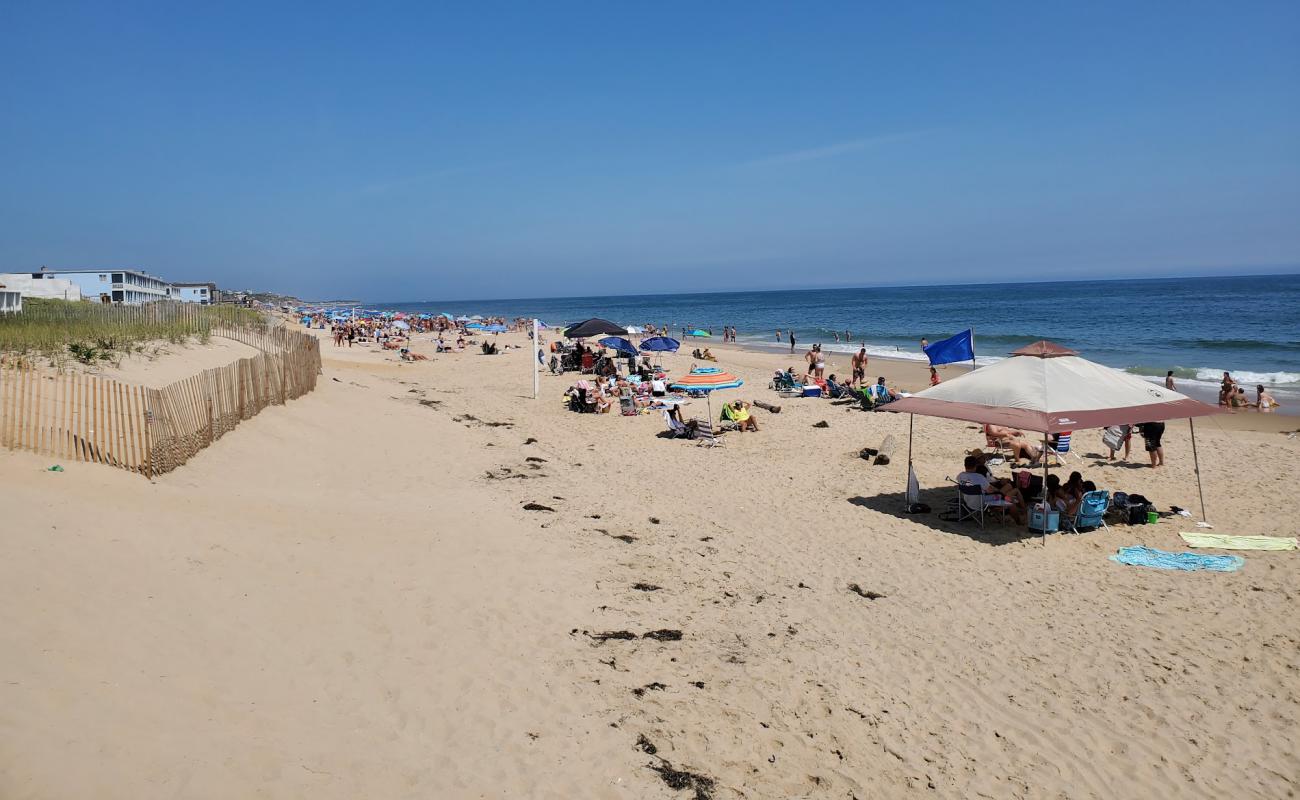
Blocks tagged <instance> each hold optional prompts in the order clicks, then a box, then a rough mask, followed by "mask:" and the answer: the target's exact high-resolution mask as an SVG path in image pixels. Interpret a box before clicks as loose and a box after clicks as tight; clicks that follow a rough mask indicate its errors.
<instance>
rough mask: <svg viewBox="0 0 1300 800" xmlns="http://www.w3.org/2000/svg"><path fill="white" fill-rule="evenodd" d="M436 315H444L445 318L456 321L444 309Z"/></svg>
mask: <svg viewBox="0 0 1300 800" xmlns="http://www.w3.org/2000/svg"><path fill="white" fill-rule="evenodd" d="M438 316H440V317H444V318H446V319H449V320H451V321H452V322H455V321H456V318H455V317H453V316H452V315H451V314H448V313H447V312H446V311H444V312H442V313H441V314H439V315H438Z"/></svg>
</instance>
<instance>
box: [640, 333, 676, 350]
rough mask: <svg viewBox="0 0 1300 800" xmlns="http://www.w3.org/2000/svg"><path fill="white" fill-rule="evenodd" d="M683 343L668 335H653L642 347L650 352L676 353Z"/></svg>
mask: <svg viewBox="0 0 1300 800" xmlns="http://www.w3.org/2000/svg"><path fill="white" fill-rule="evenodd" d="M681 346H682V343H681V342H679V341H677V340H676V339H670V338H668V337H667V336H651V337H650V338H649V339H646V340H645V341H644V342H642V343H641V349H642V350H645V351H646V352H649V353H676V352H677V348H679V347H681Z"/></svg>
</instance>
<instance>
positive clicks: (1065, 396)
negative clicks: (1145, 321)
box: [882, 341, 1223, 527]
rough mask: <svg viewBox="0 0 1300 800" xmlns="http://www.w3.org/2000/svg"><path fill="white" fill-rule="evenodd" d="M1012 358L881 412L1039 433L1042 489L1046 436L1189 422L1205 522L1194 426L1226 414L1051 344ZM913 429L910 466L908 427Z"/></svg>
mask: <svg viewBox="0 0 1300 800" xmlns="http://www.w3.org/2000/svg"><path fill="white" fill-rule="evenodd" d="M1010 355H1011V358H1008V359H1004V360H1002V361H999V362H997V363H996V364H993V365H991V366H988V367H983V368H981V369H976V370H971V371H970V372H967V373H966V374H964V375H959V376H958V377H956V378H952V379H951V380H946V381H944V382H943V383H941V384H939V385H938V386H932V387H930V388H929V389H926V390H925V391H923V392H918V393H916V394H914V395H912V396H910V397H905V398H902V399H901V400H896V401H894V402H892V403H888V404H886V405H884V406H883V407H882V408H883V409H884V410H885V411H893V412H895V413H901V414H912V415H916V414H920V415H922V416H929V417H945V418H947V419H959V420H965V421H968V422H980V423H987V424H993V425H1006V426H1009V427H1013V428H1018V429H1020V430H1025V431H1035V432H1038V433H1042V434H1043V451H1044V452H1043V472H1044V482H1046V472H1047V435H1048V434H1051V433H1062V432H1066V431H1071V432H1072V431H1076V430H1081V429H1086V428H1105V427H1109V426H1111V425H1127V424H1131V423H1133V422H1163V421H1165V420H1171V419H1184V418H1186V419H1187V420H1188V424H1189V425H1191V430H1192V459H1193V462H1194V464H1195V469H1196V488H1197V491H1198V492H1200V493H1201V516H1202V518H1204V516H1205V495H1204V492H1201V468H1200V460H1199V458H1198V456H1197V453H1196V426H1195V424H1194V423H1192V422H1191V420H1192V418H1193V417H1202V416H1208V415H1210V414H1220V413H1223V412H1222V410H1221V409H1219V408H1216V407H1215V406H1211V405H1206V404H1205V403H1202V402H1200V401H1199V400H1193V399H1192V398H1190V397H1187V396H1186V395H1182V394H1179V393H1178V392H1175V391H1173V390H1171V389H1165V388H1164V387H1162V386H1157V385H1155V384H1153V383H1151V382H1149V381H1146V380H1143V379H1142V378H1139V377H1137V376H1136V375H1130V374H1128V373H1127V372H1121V371H1119V370H1117V369H1112V368H1110V367H1106V366H1102V365H1101V364H1097V363H1095V362H1092V361H1089V360H1087V359H1086V358H1080V357H1079V354H1078V353H1077V352H1076V351H1074V350H1070V349H1068V348H1065V347H1062V346H1060V345H1058V344H1054V343H1052V342H1048V341H1040V342H1035V343H1034V344H1031V345H1027V346H1025V347H1022V348H1020V349H1019V350H1015V351H1013V352H1012V353H1011V354H1010ZM908 429H909V433H908V443H907V450H908V455H907V461H908V464H909V466H910V465H911V463H912V437H911V433H910V430H911V425H910V423H909V426H908ZM1044 527H1046V526H1044Z"/></svg>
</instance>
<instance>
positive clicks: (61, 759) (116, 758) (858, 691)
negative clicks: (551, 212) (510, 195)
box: [0, 332, 1300, 800]
mask: <svg viewBox="0 0 1300 800" xmlns="http://www.w3.org/2000/svg"><path fill="white" fill-rule="evenodd" d="M318 333H319V332H318ZM428 338H429V337H428V336H427V335H424V336H421V337H419V339H418V340H417V342H416V343H415V344H414V345H413V349H414V350H415V351H416V352H419V353H423V354H426V355H428V356H429V359H430V360H428V361H419V362H414V363H404V362H401V361H399V360H398V359H397V358H396V356H395V354H393V353H391V352H382V351H378V350H377V349H374V348H372V347H371V346H358V347H354V348H350V349H349V348H343V349H338V348H335V347H333V345H332V343H331V342H330V341H328V340H326V341H324V342H322V349H323V356H324V359H325V365H324V373H323V375H322V377H321V381H320V384H319V387H318V388H317V389H316V391H314V392H312V393H311V394H309V395H307V396H305V397H303V398H301V399H299V400H296V401H292V402H290V403H289V404H288V405H287V406H283V407H279V406H277V407H272V408H269V409H267V410H266V411H264V412H263V413H261V414H259V415H258V416H256V417H254V418H253V419H251V420H248V421H246V422H244V423H243V424H241V425H240V426H239V427H238V428H236V429H235V430H233V431H232V432H230V433H229V434H227V435H226V436H225V437H223V438H222V439H221V440H220V441H219V442H217V443H216V444H214V445H213V446H212V447H210V448H208V449H206V450H204V451H202V452H201V453H199V455H198V456H197V457H195V458H194V459H193V460H192V461H190V462H189V463H188V464H186V465H185V466H183V467H181V468H179V469H177V470H176V471H174V472H172V473H170V474H167V475H164V476H161V477H159V478H157V479H156V480H154V481H152V482H151V481H148V480H145V479H143V478H141V477H139V476H136V475H131V474H128V473H125V472H121V471H118V470H113V469H109V468H105V467H98V466H94V465H87V464H76V465H64V466H65V467H66V468H67V469H66V471H65V472H62V473H52V472H48V471H46V467H48V466H49V465H50V464H49V460H48V459H46V458H41V457H36V456H33V455H31V454H28V453H19V452H10V451H7V450H0V502H2V503H3V505H4V508H5V511H4V514H3V524H0V535H2V536H3V544H4V546H5V551H6V554H7V557H6V558H5V559H4V561H3V563H2V565H0V593H2V594H0V600H2V601H3V602H2V603H0V606H2V608H3V610H2V611H0V652H3V653H4V655H3V657H0V676H2V678H3V683H2V686H3V695H0V701H2V705H0V707H2V708H3V711H0V796H3V797H6V798H81V797H97V798H141V797H184V798H230V797H263V798H297V797H308V796H310V797H314V798H358V797H373V798H405V797H410V798H416V797H437V798H516V797H538V798H689V797H696V798H718V799H719V800H721V799H723V798H786V797H808V798H858V799H859V800H866V799H867V798H872V797H905V796H913V795H924V796H936V797H952V798H966V797H989V798H1003V797H1017V798H1110V797H1179V798H1184V797H1185V798H1219V797H1238V798H1246V797H1249V798H1281V797H1289V796H1293V795H1294V794H1295V792H1296V791H1297V788H1300V777H1297V776H1300V673H1298V672H1297V663H1300V661H1298V659H1297V656H1300V636H1298V635H1297V626H1296V623H1295V621H1294V617H1295V607H1296V600H1297V590H1296V586H1297V584H1298V581H1300V561H1297V558H1298V556H1297V553H1295V552H1249V553H1244V554H1243V555H1245V557H1246V565H1245V566H1244V567H1243V568H1242V569H1241V570H1240V571H1238V572H1235V573H1225V574H1219V573H1207V572H1197V573H1175V572H1162V571H1157V570H1149V569H1143V568H1137V567H1129V566H1122V565H1119V564H1116V563H1113V562H1111V561H1109V560H1108V558H1107V557H1108V556H1109V555H1110V554H1112V553H1114V552H1115V550H1116V549H1118V548H1119V547H1122V546H1126V545H1134V544H1144V545H1149V546H1152V547H1158V548H1161V549H1165V550H1174V551H1182V550H1184V549H1186V548H1185V546H1184V545H1183V544H1182V542H1181V540H1180V539H1179V537H1178V532H1179V530H1190V529H1191V527H1190V526H1191V521H1190V520H1179V519H1178V518H1173V519H1162V520H1161V521H1160V522H1159V523H1158V524H1155V525H1147V526H1140V527H1128V526H1122V527H1121V526H1114V527H1112V528H1111V529H1110V530H1101V531H1096V532H1091V533H1083V534H1078V535H1069V534H1055V535H1051V536H1049V537H1047V538H1046V539H1045V540H1044V539H1043V538H1041V537H1027V536H1026V535H1025V534H1024V532H1023V530H1021V529H1016V528H1015V527H1014V526H1011V525H991V526H990V528H989V531H988V533H987V534H984V535H979V534H978V531H977V529H976V528H975V527H974V526H973V525H971V524H969V523H965V524H957V523H953V522H945V521H941V520H940V519H939V518H938V514H937V513H935V514H925V515H916V516H909V515H906V514H904V513H903V500H902V493H903V489H904V479H905V474H906V443H907V439H906V436H907V427H908V419H907V417H905V416H900V415H894V414H886V413H865V412H861V411H858V410H856V409H853V408H846V407H844V406H840V405H835V404H833V403H831V402H829V401H826V400H818V399H781V398H778V397H777V395H776V394H775V393H774V392H772V391H771V390H769V389H768V388H767V382H768V376H770V374H771V372H772V371H773V370H774V369H776V368H779V367H784V366H788V365H790V364H792V363H793V364H795V365H796V366H798V365H800V364H801V363H802V362H801V360H800V359H801V356H800V355H798V354H796V356H794V357H793V360H792V357H790V356H784V355H778V354H769V353H761V352H751V351H744V350H741V349H739V348H727V347H720V346H717V345H711V346H712V349H713V351H714V352H715V353H716V354H717V355H718V356H719V359H720V362H719V363H720V365H721V366H723V367H725V368H727V369H728V370H730V371H732V372H734V373H735V374H737V375H738V376H740V377H742V378H743V379H744V380H745V382H746V383H745V386H744V387H743V388H741V389H738V390H735V391H731V392H725V393H721V394H719V398H724V397H725V398H726V399H731V398H733V397H741V398H744V399H746V400H754V399H759V400H763V401H766V402H774V403H778V404H780V405H781V407H782V410H781V412H780V413H779V414H771V413H768V412H766V411H761V410H760V411H757V412H756V414H757V417H758V421H759V424H760V425H761V428H762V429H761V430H760V431H759V432H758V433H745V434H738V433H729V434H726V436H725V437H724V438H725V444H724V446H722V447H719V448H712V449H709V448H702V447H697V446H695V445H694V444H692V443H690V442H686V441H681V440H670V439H665V438H661V437H660V436H659V435H658V434H659V433H660V432H661V431H663V429H664V422H663V420H662V418H661V416H660V415H658V414H648V415H642V416H638V417H634V418H625V417H620V416H618V415H617V414H610V415H585V414H584V415H580V414H574V413H571V412H569V411H568V410H567V409H566V408H565V406H564V403H563V402H562V393H563V391H564V390H565V389H566V388H567V387H568V386H569V385H570V384H571V383H572V382H573V380H575V379H576V376H574V375H569V376H552V375H543V376H542V378H541V396H540V397H539V398H538V399H536V400H534V399H532V378H531V376H530V374H529V364H530V362H531V358H532V353H531V351H530V350H528V349H527V339H526V337H524V336H523V335H522V334H505V335H502V336H501V337H499V341H501V342H503V343H512V344H517V345H521V346H522V349H510V350H507V351H506V352H505V353H504V354H502V355H497V356H483V355H481V354H480V353H479V352H478V350H477V349H470V350H467V351H466V352H463V353H453V354H435V353H434V352H433V346H432V344H431V343H430V342H429V341H428ZM226 346H227V345H214V347H226ZM690 346H691V345H687V347H688V349H689V347H690ZM191 350H192V351H195V353H193V354H191V355H186V353H189V352H190V351H191ZM198 351H202V352H203V353H204V354H203V355H199V354H198ZM191 357H192V358H193V359H194V361H193V363H194V364H195V365H199V364H200V361H202V364H201V365H199V366H197V368H198V369H201V368H203V367H206V366H212V365H213V364H211V363H208V361H212V360H214V359H215V360H216V361H218V362H219V361H220V360H221V359H223V358H230V359H234V358H238V357H239V354H238V353H236V352H228V353H219V352H216V351H215V350H211V349H205V348H204V347H203V346H195V347H194V348H189V349H187V350H186V351H184V352H183V353H180V354H173V355H172V356H169V357H167V358H164V359H160V360H159V361H158V362H157V364H153V365H151V364H150V363H131V364H127V365H124V366H123V367H122V374H124V375H127V376H128V379H129V380H132V381H137V382H142V383H143V382H147V381H151V380H157V381H159V382H165V381H167V380H171V379H173V378H172V377H171V375H172V374H173V373H172V371H173V370H175V369H176V364H177V359H182V358H191ZM205 359H206V360H205ZM837 360H842V361H843V363H842V364H841V363H836V361H837ZM831 362H832V363H831V364H830V365H829V366H828V371H829V372H840V373H847V372H848V363H847V362H848V359H847V356H845V357H844V358H843V359H838V358H832V359H831ZM663 363H664V364H666V365H667V366H669V367H670V368H671V369H672V370H673V372H674V374H678V373H681V372H684V371H685V370H686V368H687V367H688V366H689V365H690V364H691V359H690V357H689V356H688V355H686V354H685V353H682V354H677V355H669V356H667V357H666V358H665V359H664V361H663ZM151 369H152V370H153V372H155V373H158V374H157V375H154V376H153V377H150V373H151ZM960 370H961V368H958V367H951V368H947V369H945V370H944V371H943V372H942V373H941V374H943V376H944V377H945V378H949V377H952V376H955V375H957V374H959V372H960ZM164 371H166V375H163V374H162V373H163V372H164ZM869 375H871V376H874V375H885V376H887V377H888V378H889V379H890V380H891V382H893V383H894V384H896V385H897V386H899V388H902V389H920V388H921V387H922V386H923V385H924V381H925V378H924V375H923V369H922V368H921V367H920V366H918V365H913V364H906V363H902V362H885V361H873V362H872V365H871V367H869ZM705 408H706V405H705V403H704V402H703V401H702V400H696V401H692V403H691V404H690V405H689V406H687V412H688V416H689V415H690V414H692V413H693V414H698V415H700V416H703V415H704V413H705ZM716 411H717V407H716V403H715V408H714V412H715V414H716ZM823 421H824V422H826V423H827V426H826V427H814V424H815V423H819V422H823ZM1298 426H1300V423H1298V422H1297V421H1296V419H1295V418H1294V417H1282V416H1278V415H1262V414H1254V413H1252V414H1233V415H1221V416H1218V417H1213V418H1209V419H1206V420H1204V421H1198V423H1197V438H1198V443H1199V446H1200V448H1201V449H1200V452H1201V465H1202V477H1203V480H1204V485H1205V500H1206V504H1207V507H1208V516H1209V519H1210V520H1211V521H1212V522H1213V523H1214V524H1215V529H1216V531H1217V532H1220V533H1236V534H1259V535H1286V536H1294V535H1296V520H1297V519H1300V507H1298V506H1300V499H1297V498H1298V496H1297V494H1296V493H1295V491H1294V485H1293V484H1294V476H1295V475H1296V474H1300V439H1292V438H1288V437H1287V436H1286V435H1285V434H1284V433H1283V432H1284V431H1294V430H1295V429H1296V428H1297V427H1298ZM889 435H892V436H893V437H895V440H896V443H897V447H898V449H897V450H896V451H895V457H894V459H893V462H892V463H891V464H890V465H888V466H872V465H870V464H869V463H868V462H867V461H865V460H863V459H861V458H859V456H858V451H859V450H860V449H861V448H863V447H876V446H878V445H879V444H880V442H881V441H882V440H883V439H884V438H885V437H886V436H889ZM1099 440H1100V436H1099V433H1098V432H1097V431H1081V432H1078V433H1077V435H1076V439H1075V450H1076V451H1077V452H1078V453H1079V455H1080V456H1081V457H1082V458H1081V461H1080V462H1072V466H1071V467H1069V468H1071V469H1080V470H1081V471H1083V473H1084V475H1085V477H1086V478H1089V479H1092V480H1094V481H1095V482H1096V483H1097V484H1098V485H1099V486H1101V487H1103V488H1109V489H1112V490H1123V491H1128V492H1138V493H1141V494H1144V495H1146V496H1147V497H1149V498H1151V499H1152V500H1153V501H1154V502H1155V503H1156V504H1157V505H1158V506H1159V507H1160V508H1161V509H1167V508H1168V507H1169V506H1172V505H1178V506H1182V507H1184V508H1192V509H1195V508H1197V504H1198V501H1197V493H1196V479H1195V476H1194V474H1193V469H1192V459H1191V453H1190V440H1189V436H1188V426H1187V423H1186V422H1185V421H1180V422H1173V423H1170V425H1169V430H1168V433H1167V434H1166V438H1165V451H1166V458H1167V460H1168V465H1167V466H1166V467H1164V468H1161V469H1158V470H1153V469H1150V468H1147V467H1145V466H1144V465H1143V460H1144V454H1143V453H1142V452H1141V447H1140V443H1135V448H1134V453H1133V460H1132V461H1130V462H1128V463H1106V462H1105V461H1104V459H1101V458H1099V451H1100V449H1101V445H1100V441H1099ZM977 446H982V436H981V435H980V433H979V431H978V430H977V429H976V428H975V426H974V425H971V424H967V423H961V422H953V421H946V420H939V419H929V418H927V419H921V418H917V420H916V426H915V441H914V459H915V465H916V470H917V474H918V477H919V479H920V483H921V486H922V489H923V499H925V500H926V502H928V503H930V505H931V506H933V507H935V508H936V509H938V508H940V507H941V506H942V505H943V504H944V502H945V501H946V499H947V498H948V497H949V496H950V495H951V494H952V489H951V488H950V485H949V484H947V483H945V478H947V477H949V476H953V475H955V474H956V473H957V472H959V471H960V470H961V460H962V456H963V454H964V452H965V451H966V450H968V449H970V448H972V447H977ZM539 507H540V508H539ZM1180 522H1181V524H1180ZM1215 552H1217V551H1215ZM851 585H856V586H857V587H858V588H859V589H860V590H862V591H861V592H855V591H852V590H850V588H849V587H850V586H851ZM864 594H865V595H870V596H871V597H867V596H863V595H864ZM607 634H613V635H612V636H606V635H607ZM647 634H649V635H647Z"/></svg>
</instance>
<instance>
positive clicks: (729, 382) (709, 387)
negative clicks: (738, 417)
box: [670, 367, 745, 425]
mask: <svg viewBox="0 0 1300 800" xmlns="http://www.w3.org/2000/svg"><path fill="white" fill-rule="evenodd" d="M744 383H745V382H744V381H742V380H741V379H740V378H737V377H736V376H735V375H732V374H731V373H730V372H724V371H722V370H720V369H718V368H717V367H696V368H695V369H692V370H691V371H690V372H688V373H686V374H685V375H683V376H682V377H680V378H678V379H677V380H676V381H674V382H673V383H672V384H670V388H673V389H685V390H686V391H688V392H703V393H704V397H705V399H706V400H707V402H708V406H709V424H710V425H712V424H713V393H714V392H716V391H718V390H719V389H736V388H738V387H740V386H743V385H744Z"/></svg>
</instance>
